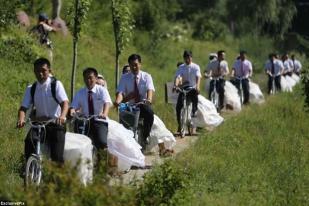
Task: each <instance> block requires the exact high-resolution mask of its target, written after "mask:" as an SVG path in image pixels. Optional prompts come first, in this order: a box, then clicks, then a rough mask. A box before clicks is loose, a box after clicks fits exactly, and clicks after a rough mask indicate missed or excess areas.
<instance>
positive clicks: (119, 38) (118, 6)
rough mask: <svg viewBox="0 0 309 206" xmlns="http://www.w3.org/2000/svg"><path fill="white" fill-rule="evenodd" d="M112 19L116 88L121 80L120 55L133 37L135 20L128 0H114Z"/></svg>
mask: <svg viewBox="0 0 309 206" xmlns="http://www.w3.org/2000/svg"><path fill="white" fill-rule="evenodd" d="M111 7H112V20H113V27H114V36H115V46H116V62H115V63H116V66H115V70H116V71H115V88H117V85H118V81H119V57H120V55H121V53H122V52H123V50H124V49H125V47H126V46H127V45H128V43H129V42H130V40H131V38H132V31H133V28H134V21H133V18H132V14H131V12H130V9H129V5H128V0H112V5H111Z"/></svg>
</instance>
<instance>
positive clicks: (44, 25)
mask: <svg viewBox="0 0 309 206" xmlns="http://www.w3.org/2000/svg"><path fill="white" fill-rule="evenodd" d="M42 25H43V27H44V29H45V30H46V31H53V30H54V29H53V27H51V26H49V25H47V24H44V23H43V24H42Z"/></svg>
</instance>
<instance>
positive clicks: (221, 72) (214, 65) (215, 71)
mask: <svg viewBox="0 0 309 206" xmlns="http://www.w3.org/2000/svg"><path fill="white" fill-rule="evenodd" d="M217 55H218V59H217V60H215V61H212V62H210V63H209V64H208V66H207V74H206V76H209V77H214V78H219V82H218V83H217V84H216V88H215V85H214V80H211V81H210V87H209V92H208V95H209V99H211V93H212V91H213V90H214V89H216V90H217V91H218V93H219V110H221V109H222V108H223V103H224V85H225V79H224V77H225V76H226V75H227V74H228V73H229V67H228V63H227V61H225V60H224V59H225V51H223V50H220V51H218V52H217Z"/></svg>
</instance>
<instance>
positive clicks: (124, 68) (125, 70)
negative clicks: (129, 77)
mask: <svg viewBox="0 0 309 206" xmlns="http://www.w3.org/2000/svg"><path fill="white" fill-rule="evenodd" d="M127 68H129V69H130V66H129V65H128V64H126V65H124V66H123V67H122V74H125V73H127Z"/></svg>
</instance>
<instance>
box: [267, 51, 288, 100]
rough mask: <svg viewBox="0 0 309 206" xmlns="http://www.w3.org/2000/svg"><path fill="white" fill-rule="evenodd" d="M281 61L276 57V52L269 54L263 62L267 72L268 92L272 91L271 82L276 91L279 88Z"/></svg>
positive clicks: (281, 71) (282, 68)
mask: <svg viewBox="0 0 309 206" xmlns="http://www.w3.org/2000/svg"><path fill="white" fill-rule="evenodd" d="M283 70H284V67H283V63H282V62H281V61H279V60H278V59H277V58H276V54H274V53H273V54H270V55H269V60H268V61H267V62H266V64H265V72H266V74H268V94H270V92H271V91H272V82H273V81H275V86H276V89H277V90H278V91H280V90H281V84H280V81H281V74H282V73H283Z"/></svg>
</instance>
